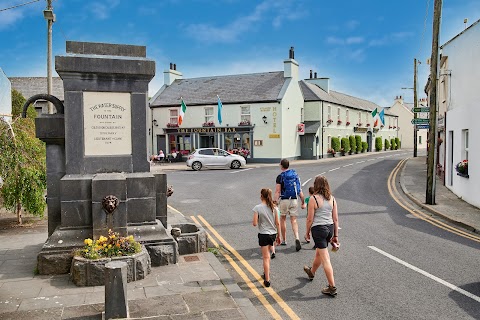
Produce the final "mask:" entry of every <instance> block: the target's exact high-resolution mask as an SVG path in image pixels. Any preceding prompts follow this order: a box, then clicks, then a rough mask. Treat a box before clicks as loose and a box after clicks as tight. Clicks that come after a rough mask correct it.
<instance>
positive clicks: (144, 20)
mask: <svg viewBox="0 0 480 320" xmlns="http://www.w3.org/2000/svg"><path fill="white" fill-rule="evenodd" d="M30 1H33V0H0V10H2V9H5V8H8V7H11V6H15V5H18V4H23V3H26V2H30ZM433 4H434V0H402V1H390V0H363V1H358V0H343V1H321V0H260V1H252V0H162V1H153V0H54V1H53V8H54V13H55V14H56V22H55V23H54V25H53V55H54V56H57V55H65V42H66V40H74V41H89V42H107V43H121V44H135V45H144V46H146V47H147V57H148V58H150V59H152V60H155V62H156V76H155V78H154V79H153V80H152V82H151V83H150V87H149V96H153V95H154V94H155V93H156V91H157V90H158V89H159V88H160V87H161V86H162V85H163V71H164V70H166V69H168V66H169V63H170V62H173V63H175V64H176V65H177V70H178V71H180V72H182V74H183V77H184V78H195V77H207V76H217V75H228V74H243V73H255V72H269V71H282V70H283V61H284V60H285V59H287V58H288V51H289V49H290V47H291V46H293V47H294V48H295V60H296V61H297V62H298V63H299V65H300V69H299V71H300V77H301V78H303V79H305V78H308V76H309V70H310V69H312V70H313V71H314V72H317V74H318V77H328V78H330V88H331V89H332V90H335V91H339V92H342V93H345V94H349V95H352V96H356V97H359V98H363V99H367V100H370V101H373V102H375V103H377V104H379V105H380V106H382V107H389V106H391V105H393V102H394V98H395V96H398V95H402V96H404V98H405V100H406V101H407V102H412V101H413V90H411V89H407V90H402V89H401V88H402V87H410V88H411V87H413V60H414V58H417V59H419V61H420V62H421V64H420V65H419V68H418V71H419V74H418V83H419V90H418V92H419V98H422V97H425V93H424V92H423V89H424V86H425V83H426V80H427V77H428V75H429V73H430V67H429V66H428V65H427V63H426V61H427V58H430V55H431V46H432V44H431V43H432V17H433ZM45 7H46V0H40V1H37V2H34V3H32V4H29V5H25V6H22V7H18V8H14V9H9V10H4V11H0V68H2V69H3V70H4V72H5V73H6V74H7V76H9V77H19V76H21V77H28V76H46V74H47V71H46V61H47V58H46V56H47V53H46V50H47V49H46V47H47V35H46V34H47V31H46V22H45V20H44V18H43V10H44V9H45ZM465 18H467V19H468V23H467V26H468V25H471V24H472V23H474V22H475V21H477V20H478V19H480V1H478V0H443V8H442V24H441V32H440V35H441V36H440V43H441V44H443V43H445V42H446V41H448V40H450V39H451V38H452V37H454V36H455V35H457V34H458V33H460V32H461V31H462V30H464V28H465V24H464V19H465ZM55 75H56V73H55Z"/></svg>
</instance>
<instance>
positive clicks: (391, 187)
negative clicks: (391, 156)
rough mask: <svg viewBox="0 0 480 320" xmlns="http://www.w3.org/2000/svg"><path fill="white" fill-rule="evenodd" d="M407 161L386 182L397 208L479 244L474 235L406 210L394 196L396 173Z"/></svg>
mask: <svg viewBox="0 0 480 320" xmlns="http://www.w3.org/2000/svg"><path fill="white" fill-rule="evenodd" d="M407 160H408V158H405V159H403V160H401V161H400V162H399V163H398V164H397V166H396V167H395V168H394V169H393V171H392V172H391V173H390V176H389V177H388V180H387V187H388V192H389V193H390V196H391V197H392V198H393V200H395V202H396V203H397V204H398V205H399V206H401V207H402V208H404V209H405V210H407V211H408V212H410V213H411V214H412V215H414V216H415V217H417V218H420V219H422V220H423V221H426V222H428V223H430V224H432V225H434V226H436V227H438V228H440V229H443V230H445V231H448V232H451V233H454V234H456V235H459V236H461V237H464V238H467V239H470V240H473V241H475V242H480V237H477V236H474V235H472V234H470V233H467V232H465V231H463V230H461V229H457V228H455V227H453V226H451V225H449V224H446V223H444V222H442V221H439V220H436V219H434V218H432V217H430V216H429V215H427V214H425V213H423V212H420V211H416V210H412V209H410V208H408V207H407V206H406V205H405V204H403V202H401V201H400V200H399V199H398V198H397V197H396V196H395V193H399V192H398V190H397V186H396V185H395V181H396V177H397V173H398V171H400V168H401V167H402V165H403V163H405V162H406V161H407Z"/></svg>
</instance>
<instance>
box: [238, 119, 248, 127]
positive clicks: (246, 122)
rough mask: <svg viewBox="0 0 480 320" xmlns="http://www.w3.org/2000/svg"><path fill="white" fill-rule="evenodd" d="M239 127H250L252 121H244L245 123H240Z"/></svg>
mask: <svg viewBox="0 0 480 320" xmlns="http://www.w3.org/2000/svg"><path fill="white" fill-rule="evenodd" d="M238 125H239V126H249V125H250V121H248V120H243V121H240V122H239V123H238Z"/></svg>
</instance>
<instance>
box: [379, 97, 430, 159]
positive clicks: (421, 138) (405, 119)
mask: <svg viewBox="0 0 480 320" xmlns="http://www.w3.org/2000/svg"><path fill="white" fill-rule="evenodd" d="M418 107H419V108H422V107H423V108H425V107H427V100H426V99H420V100H419V101H418ZM412 109H413V103H406V102H405V101H403V97H402V96H397V97H395V101H394V103H393V105H392V106H391V107H390V108H389V109H388V111H390V112H391V113H392V114H394V115H396V116H398V126H397V128H396V129H397V130H398V138H399V139H400V140H401V141H402V148H405V149H413V147H414V146H413V145H414V141H415V140H414V138H413V137H414V125H413V124H412V120H413V118H414V114H413V112H412ZM428 116H429V115H428V113H425V112H420V113H417V118H424V119H427V118H428ZM427 133H428V129H417V149H418V150H421V149H426V148H427Z"/></svg>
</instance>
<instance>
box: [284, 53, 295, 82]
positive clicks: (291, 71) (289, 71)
mask: <svg viewBox="0 0 480 320" xmlns="http://www.w3.org/2000/svg"><path fill="white" fill-rule="evenodd" d="M283 68H284V71H283V76H284V77H285V78H292V79H294V80H297V79H298V62H297V61H295V52H294V49H293V47H290V51H289V53H288V59H287V60H285V61H283Z"/></svg>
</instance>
